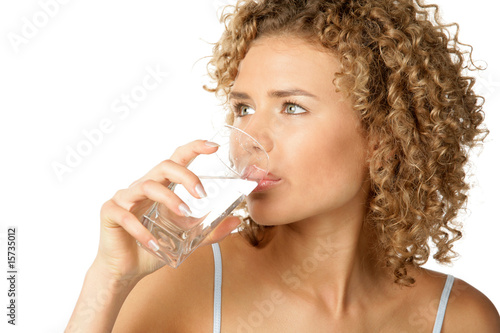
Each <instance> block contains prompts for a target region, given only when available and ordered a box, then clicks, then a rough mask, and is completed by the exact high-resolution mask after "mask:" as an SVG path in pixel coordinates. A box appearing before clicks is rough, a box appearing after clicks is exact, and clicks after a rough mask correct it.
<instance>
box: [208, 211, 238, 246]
mask: <svg viewBox="0 0 500 333" xmlns="http://www.w3.org/2000/svg"><path fill="white" fill-rule="evenodd" d="M240 224H241V220H240V218H239V217H236V216H229V217H226V218H225V219H224V220H222V222H221V223H220V224H219V225H218V226H217V227H216V228H215V229H214V230H212V232H211V233H209V234H208V236H207V237H206V238H205V239H204V240H203V242H201V245H209V244H212V243H218V242H220V241H221V240H223V239H224V238H226V236H227V235H229V234H230V233H231V232H232V231H233V230H234V229H236V228H237V227H238V226H239V225H240Z"/></svg>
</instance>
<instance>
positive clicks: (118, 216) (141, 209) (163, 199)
mask: <svg viewBox="0 0 500 333" xmlns="http://www.w3.org/2000/svg"><path fill="white" fill-rule="evenodd" d="M215 151H217V147H214V146H213V145H211V143H208V144H207V141H203V140H197V141H193V142H191V143H188V144H186V145H184V146H181V147H179V148H177V149H176V151H175V152H174V154H173V155H172V156H171V158H170V159H169V160H165V161H163V162H161V163H160V164H158V165H157V166H156V167H154V168H153V169H152V170H151V171H149V172H148V173H147V174H146V175H145V176H144V177H142V178H140V179H139V180H137V181H135V182H134V183H132V184H131V185H130V186H129V187H128V188H127V189H123V190H119V191H118V192H117V193H116V194H115V195H114V196H113V198H111V199H110V200H109V201H107V202H106V203H104V205H103V206H102V209H101V238H100V242H99V251H98V254H97V257H96V260H95V262H94V266H98V267H99V269H100V270H105V272H106V274H107V275H109V276H110V277H112V278H113V279H116V280H121V279H130V278H136V277H139V278H141V277H143V276H145V275H147V274H149V273H151V272H153V271H155V270H156V269H158V268H160V267H162V266H163V265H164V264H165V263H164V262H163V261H161V260H159V259H158V258H156V257H155V256H153V255H151V254H149V253H147V252H146V251H145V250H143V249H141V248H140V247H139V246H138V245H137V243H136V241H135V240H136V239H137V240H138V241H139V242H140V243H141V244H142V245H143V246H148V247H149V248H150V249H152V250H156V249H157V244H158V241H157V240H156V239H155V238H154V237H153V235H152V234H151V233H150V232H149V231H148V230H147V229H146V228H145V227H144V226H143V225H142V223H141V222H140V219H141V218H142V215H143V214H144V213H145V212H146V211H147V210H148V209H149V208H150V207H151V205H152V204H153V203H154V202H155V201H158V202H160V203H162V204H164V205H165V206H166V207H168V208H169V209H170V210H172V211H173V212H175V213H176V214H178V215H181V216H182V215H184V214H185V207H187V206H183V205H185V204H184V203H183V202H182V200H181V199H179V197H178V196H177V195H175V194H174V193H173V192H172V191H171V190H170V189H169V188H168V185H169V184H170V183H171V182H173V183H176V184H182V185H183V186H184V187H185V188H186V189H187V191H188V192H189V193H190V194H191V195H193V196H194V197H196V198H200V197H201V196H202V195H203V192H204V190H203V187H202V185H201V182H200V180H199V178H198V177H197V176H196V175H195V174H193V173H192V172H191V171H190V170H188V169H187V168H186V166H187V165H188V164H189V162H190V161H191V160H192V159H194V158H195V157H196V156H198V155H199V154H212V153H214V152H215ZM239 223H240V221H239V219H238V218H236V217H228V218H226V219H225V220H224V221H223V222H222V223H221V224H220V225H219V226H218V227H217V228H216V229H215V230H214V231H213V232H212V233H211V234H210V235H209V237H208V238H207V241H205V242H203V244H204V245H206V244H209V243H212V242H217V241H219V240H221V239H222V238H224V237H225V236H227V235H228V234H229V233H230V232H231V231H232V230H233V229H234V228H236V227H237V226H238V224H239Z"/></svg>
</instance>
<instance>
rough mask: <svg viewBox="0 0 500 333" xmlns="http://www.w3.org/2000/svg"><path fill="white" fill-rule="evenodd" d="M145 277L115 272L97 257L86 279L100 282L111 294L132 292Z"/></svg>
mask: <svg viewBox="0 0 500 333" xmlns="http://www.w3.org/2000/svg"><path fill="white" fill-rule="evenodd" d="M142 277H143V276H140V275H136V274H124V273H122V272H120V271H118V270H114V269H113V268H112V267H110V265H108V264H106V263H105V262H104V261H102V260H100V258H99V257H97V258H96V259H95V260H94V262H93V263H92V265H91V266H90V268H89V269H88V271H87V274H86V276H85V279H88V280H91V281H94V282H96V281H99V283H98V284H99V285H101V286H102V287H104V288H106V289H108V291H109V292H112V293H113V294H115V293H123V292H126V293H128V292H130V291H131V290H132V289H133V288H134V287H135V285H136V284H137V283H138V282H139V281H140V280H141V279H142Z"/></svg>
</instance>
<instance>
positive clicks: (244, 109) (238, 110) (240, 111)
mask: <svg viewBox="0 0 500 333" xmlns="http://www.w3.org/2000/svg"><path fill="white" fill-rule="evenodd" d="M233 112H234V113H235V114H236V117H244V116H247V115H249V114H254V113H255V110H254V109H252V108H251V107H249V106H248V105H245V104H236V105H235V106H233Z"/></svg>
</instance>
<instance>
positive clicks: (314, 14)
mask: <svg viewBox="0 0 500 333" xmlns="http://www.w3.org/2000/svg"><path fill="white" fill-rule="evenodd" d="M426 7H427V6H423V5H422V4H421V3H420V1H413V0H400V1H392V0H330V1H328V0H323V1H319V0H311V1H306V0H303V1H291V0H261V1H241V2H239V3H238V4H237V6H236V7H235V8H234V11H233V12H232V13H228V14H226V15H225V16H224V23H225V26H226V31H225V33H224V34H223V36H222V38H221V40H220V41H219V42H218V43H217V44H216V45H215V47H214V54H213V58H212V60H211V62H210V65H211V75H212V77H213V79H214V80H215V82H216V87H215V88H213V89H209V88H207V89H208V90H211V91H213V92H216V93H218V94H219V95H221V96H223V97H225V98H226V99H227V103H228V105H229V109H230V116H229V118H228V121H229V122H230V123H232V124H233V125H234V126H236V127H238V128H241V129H243V130H245V131H246V132H248V133H249V134H251V135H252V136H254V137H255V138H257V140H258V141H259V142H260V143H261V144H262V145H263V146H264V148H265V149H266V151H267V153H268V154H269V157H270V173H269V174H268V176H267V178H266V181H265V182H264V183H263V185H262V186H260V187H259V191H258V192H254V193H252V194H251V195H250V196H249V197H248V199H247V202H246V209H247V211H248V214H249V215H248V217H247V218H246V219H245V220H244V221H243V228H242V230H241V231H240V232H239V233H232V234H230V232H231V231H232V230H233V229H235V228H236V227H237V226H238V225H240V220H239V219H238V218H235V217H231V218H228V219H226V220H225V221H224V222H223V223H222V224H221V225H220V227H219V228H218V229H217V230H216V232H214V234H213V235H212V236H211V238H210V240H209V242H207V243H214V244H213V246H203V247H200V248H199V249H197V250H196V251H195V252H194V253H193V254H192V255H191V256H190V257H189V258H188V259H187V260H186V261H185V262H184V263H183V264H182V265H181V266H180V267H179V268H177V269H172V268H170V267H166V266H164V267H162V265H163V263H162V262H159V261H157V260H156V258H155V257H154V256H152V255H150V254H148V253H146V251H144V250H143V249H141V248H139V247H138V246H137V245H136V243H135V240H136V239H137V240H139V241H140V242H141V243H142V244H144V245H149V247H150V248H151V249H153V250H154V249H156V248H157V243H156V242H157V240H155V239H154V238H153V236H152V235H151V234H150V233H149V232H148V231H147V230H146V229H145V228H144V227H143V226H142V225H141V223H140V222H139V218H140V217H141V215H142V214H143V213H144V212H145V210H146V209H147V208H149V207H150V205H151V204H152V202H154V201H159V202H162V203H164V204H165V205H167V206H168V207H170V208H171V209H172V210H174V211H176V212H177V213H178V214H183V210H184V209H183V208H182V207H181V205H182V202H181V201H180V200H179V198H177V197H176V196H175V195H174V194H173V193H172V192H171V191H170V190H169V189H168V188H167V186H168V184H169V183H170V182H175V183H181V184H183V185H184V186H185V187H186V188H187V189H188V190H189V191H190V192H191V193H192V194H193V196H195V197H199V196H200V191H197V190H196V188H197V185H200V181H199V179H198V178H197V177H196V176H195V175H193V174H192V173H191V172H190V171H188V170H187V169H186V167H185V166H186V165H187V163H188V162H189V161H190V160H192V159H193V158H195V157H196V156H197V155H199V154H211V153H214V152H215V151H216V150H217V147H213V146H212V145H211V144H210V142H206V141H202V140H199V141H195V142H191V143H188V144H187V145H185V146H182V147H179V148H178V149H177V150H176V151H175V153H174V154H173V155H172V156H171V158H170V159H168V160H166V161H163V162H161V163H160V164H159V165H157V166H156V167H154V168H153V169H152V170H151V171H150V172H148V173H147V174H146V175H145V176H144V177H142V178H141V179H139V180H137V181H136V182H134V183H133V184H132V185H130V187H129V188H127V189H123V190H120V191H118V192H117V193H116V195H115V196H114V197H113V198H112V199H110V200H109V201H108V202H106V203H105V204H104V205H103V207H102V211H101V239H100V245H99V251H98V254H97V257H96V259H95V261H94V263H93V265H92V266H91V267H90V269H89V270H88V273H87V276H86V279H85V282H84V286H83V289H82V292H81V295H80V298H79V300H78V303H77V305H76V308H75V310H74V313H73V316H72V317H71V319H70V323H69V324H68V328H67V332H78V331H82V332H108V331H114V332H208V331H211V330H214V331H223V332H315V331H316V332H440V331H442V332H499V331H500V319H499V315H498V312H497V310H496V309H495V307H494V306H493V304H492V303H491V302H490V301H489V300H488V298H487V297H486V296H484V295H483V294H482V293H480V292H479V291H478V290H476V289H474V288H473V287H472V286H470V285H469V284H467V283H466V282H464V281H462V280H460V279H458V278H454V277H452V276H446V275H444V274H441V273H438V272H434V271H430V270H427V269H423V268H421V265H422V264H423V263H425V262H426V261H427V259H428V257H429V255H430V248H429V242H430V241H432V242H433V243H434V245H435V246H436V249H437V252H436V253H435V254H434V255H433V257H434V258H435V259H436V260H437V261H439V262H447V261H449V260H450V258H452V257H453V254H454V252H453V251H452V244H453V242H455V241H456V240H458V239H459V238H460V237H461V233H460V228H459V224H458V222H457V221H456V217H457V212H458V211H459V210H460V209H461V208H462V207H463V205H464V203H465V201H466V198H467V189H468V186H467V184H466V183H465V182H464V177H465V173H464V165H465V163H466V161H467V158H468V150H469V149H470V148H471V147H472V146H474V145H475V144H476V143H478V141H481V140H482V138H483V137H484V134H485V132H486V130H485V129H482V128H481V126H480V125H481V123H482V121H483V115H482V110H481V101H482V100H481V98H480V96H477V95H476V94H475V93H474V91H473V90H472V88H473V85H474V80H473V79H472V78H470V77H467V76H464V75H463V73H462V69H463V66H464V64H465V62H466V60H467V59H466V55H464V54H463V53H462V52H461V51H460V50H459V48H458V45H457V44H458V41H457V39H456V37H454V38H450V37H449V36H448V35H447V31H446V29H445V27H444V26H443V25H441V24H440V23H439V22H438V23H434V24H433V23H431V21H432V20H431V18H430V16H429V14H428V12H427V11H426V9H427V8H426ZM229 234H230V235H229ZM227 235H229V236H227ZM226 236H227V237H226ZM219 251H220V252H219ZM221 281H222V282H221ZM96 309H98V310H96ZM445 314H446V315H445Z"/></svg>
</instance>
